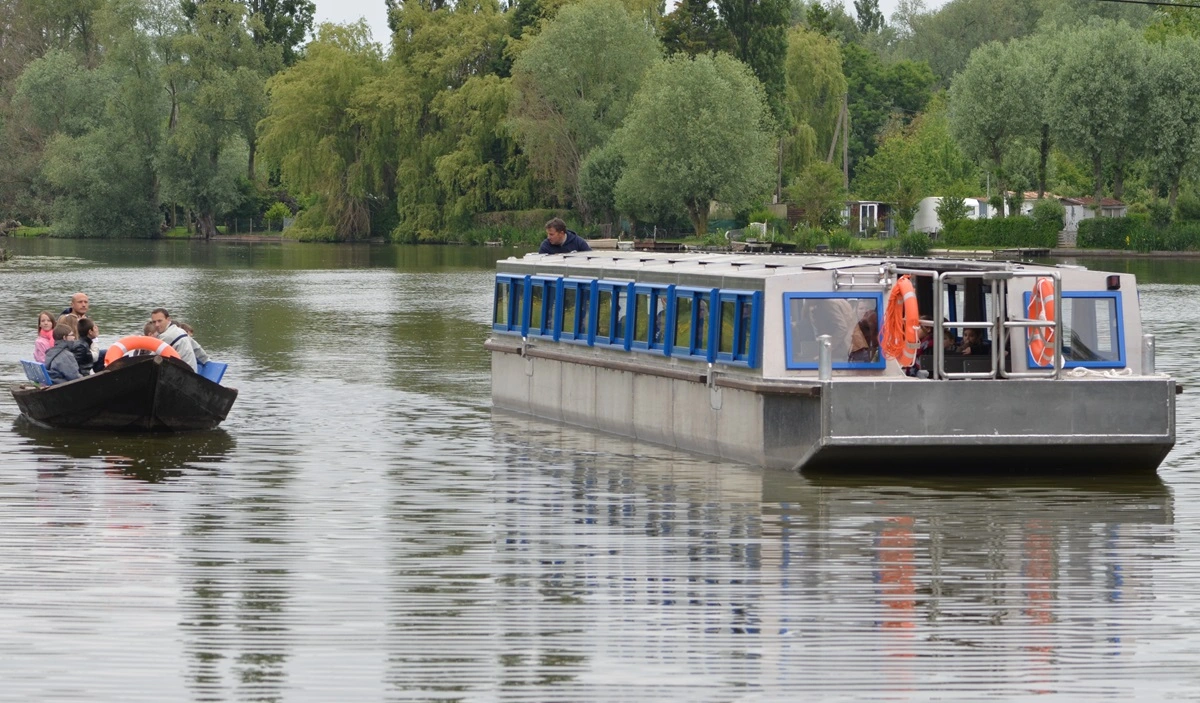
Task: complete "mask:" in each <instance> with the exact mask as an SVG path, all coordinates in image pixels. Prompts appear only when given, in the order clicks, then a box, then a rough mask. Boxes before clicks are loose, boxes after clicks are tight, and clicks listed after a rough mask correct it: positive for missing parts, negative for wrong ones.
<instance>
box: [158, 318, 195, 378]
mask: <svg viewBox="0 0 1200 703" xmlns="http://www.w3.org/2000/svg"><path fill="white" fill-rule="evenodd" d="M150 321H151V322H153V323H154V329H155V331H156V332H158V338H159V339H161V340H162V341H164V342H166V343H167V344H170V345H171V346H172V347H173V348H174V349H175V351H176V352H178V353H179V359H180V361H182V362H183V363H185V364H187V365H188V368H190V369H191V370H192V371H195V370H196V352H195V350H194V349H193V348H192V338H191V337H190V336H188V333H187V332H185V331H183V330H182V329H181V328H180V327H179V325H176V324H175V323H173V322H171V313H169V312H167V311H166V309H165V308H154V310H153V311H152V312H151V313H150Z"/></svg>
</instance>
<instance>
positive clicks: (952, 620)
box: [0, 240, 1200, 701]
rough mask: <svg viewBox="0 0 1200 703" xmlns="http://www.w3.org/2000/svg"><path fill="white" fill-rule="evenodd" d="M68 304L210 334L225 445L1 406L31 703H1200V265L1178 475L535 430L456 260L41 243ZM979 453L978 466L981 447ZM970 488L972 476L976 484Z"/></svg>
mask: <svg viewBox="0 0 1200 703" xmlns="http://www.w3.org/2000/svg"><path fill="white" fill-rule="evenodd" d="M5 246H6V247H7V248H10V249H12V250H15V253H17V254H18V255H20V256H19V258H17V259H16V260H15V261H12V262H9V263H7V264H0V296H2V297H0V299H3V300H4V301H5V305H3V306H0V379H2V381H3V383H4V384H5V385H11V384H12V383H16V382H18V381H19V380H20V377H21V372H20V368H19V366H18V365H17V363H16V362H17V359H19V358H23V357H26V358H27V357H28V356H29V354H30V353H31V348H32V343H33V336H34V327H35V321H36V315H37V312H38V311H39V310H41V309H45V308H48V309H51V310H54V311H55V312H57V311H58V310H61V309H62V307H64V306H65V304H66V300H67V298H68V296H69V295H70V294H71V293H72V292H74V291H75V290H84V291H87V292H88V293H90V294H91V298H92V305H93V316H94V318H95V319H96V320H97V322H98V323H99V325H100V327H101V333H102V337H103V339H104V340H107V341H112V340H113V339H115V338H116V337H118V336H122V335H125V334H129V333H133V332H135V331H139V330H140V328H141V325H142V323H143V322H144V321H145V319H147V317H148V315H149V311H150V309H152V308H153V307H157V306H163V307H167V308H168V309H170V310H171V312H172V314H173V315H174V316H175V317H177V318H179V319H182V320H185V321H187V322H189V323H191V324H192V325H193V326H194V327H195V328H196V330H197V337H198V338H199V339H200V341H201V342H203V344H204V346H205V348H206V349H207V350H208V351H209V353H210V354H211V355H212V356H213V357H214V358H216V359H218V360H222V361H226V362H228V363H229V365H230V367H229V372H228V373H227V375H226V377H225V383H226V384H228V385H231V386H234V387H237V388H238V389H239V390H240V396H239V398H238V401H237V403H236V404H235V406H234V409H233V411H232V413H231V414H230V416H229V419H228V420H227V421H226V422H225V423H224V424H223V426H222V429H221V430H219V431H216V432H211V433H202V434H195V435H180V436H170V437H156V436H137V437H122V436H113V435H103V434H94V433H81V432H62V431H47V430H42V429H38V428H36V427H31V426H28V425H27V424H26V423H24V422H23V421H21V420H20V419H19V418H18V417H17V410H16V406H15V404H14V403H13V402H12V400H11V398H10V397H9V396H8V395H7V393H5V394H4V396H3V397H0V465H2V469H0V563H2V564H4V567H5V568H4V569H3V570H2V571H0V682H3V685H2V686H0V700H14V701H15V700H21V701H27V700H47V701H49V700H54V701H97V700H123V701H164V700H205V701H249V700H254V701H262V700H280V701H282V700H287V701H331V700H344V701H352V700H353V701H362V700H389V701H390V700H397V701H398V700H464V701H548V700H555V701H618V700H647V699H653V698H659V699H663V700H688V701H731V700H744V701H760V700H761V701H785V700H786V701H793V700H798V699H801V698H803V697H805V696H812V697H818V698H820V699H822V700H863V699H871V700H879V699H887V700H929V699H940V700H984V699H990V700H1022V699H1030V700H1032V699H1038V700H1046V699H1047V698H1054V699H1060V700H1085V699H1086V700H1099V699H1109V700H1129V699H1132V698H1141V699H1148V700H1149V699H1154V700H1157V699H1167V698H1184V699H1187V698H1190V697H1193V696H1194V695H1195V693H1194V692H1195V690H1196V689H1197V685H1198V684H1200V675H1198V674H1196V673H1195V668H1196V667H1195V662H1196V661H1200V625H1198V623H1200V591H1198V590H1197V589H1196V587H1195V582H1196V580H1197V577H1200V539H1198V538H1197V522H1198V521H1197V517H1198V514H1200V510H1198V509H1197V507H1196V506H1197V502H1198V501H1197V498H1200V482H1197V480H1196V468H1197V465H1198V462H1200V459H1198V458H1197V443H1196V441H1195V439H1194V437H1195V431H1196V428H1197V424H1198V421H1200V407H1198V405H1197V402H1196V401H1197V395H1196V394H1195V393H1192V392H1191V391H1192V389H1198V390H1200V386H1198V385H1196V380H1197V373H1196V371H1195V368H1194V365H1193V364H1192V363H1191V359H1192V358H1193V357H1194V352H1193V350H1194V349H1195V348H1196V346H1197V344H1198V343H1200V332H1197V330H1198V329H1200V268H1198V269H1197V272H1195V273H1193V272H1191V271H1189V270H1188V268H1187V267H1186V266H1181V265H1178V263H1177V262H1153V263H1152V265H1146V264H1145V262H1138V261H1129V262H1126V261H1122V260H1111V259H1109V260H1104V261H1102V262H1088V263H1089V264H1090V265H1093V266H1094V267H1097V268H1110V269H1114V270H1126V268H1125V267H1127V266H1128V267H1138V268H1136V269H1133V270H1135V271H1136V272H1137V273H1138V275H1139V277H1140V279H1141V280H1142V282H1143V287H1142V303H1143V306H1144V311H1145V316H1146V320H1147V322H1146V325H1147V328H1148V329H1150V330H1151V331H1154V332H1155V333H1157V334H1158V335H1159V345H1158V362H1159V367H1160V368H1161V369H1163V370H1167V371H1169V372H1170V373H1172V374H1174V375H1175V376H1176V377H1177V378H1179V379H1180V380H1181V382H1183V383H1184V385H1185V386H1187V387H1188V390H1189V392H1188V393H1185V394H1184V395H1182V396H1179V406H1178V407H1179V417H1178V424H1179V432H1178V434H1179V444H1178V445H1177V447H1176V449H1175V450H1174V451H1173V452H1172V454H1171V455H1170V456H1169V457H1168V459H1167V462H1166V463H1165V464H1164V465H1163V467H1162V468H1161V469H1160V471H1159V472H1158V474H1157V475H1155V476H1144V475H1143V476H1137V477H1130V478H1125V479H1122V478H1119V477H1116V478H1114V477H1111V476H1110V477H1107V478H1104V479H1095V480H1092V479H1088V478H1086V477H1067V478H1063V477H1056V476H1055V471H1054V467H1052V466H1048V467H1044V468H1045V472H1044V474H1045V475H1044V476H1041V477H1031V476H1028V475H1026V476H1024V477H1001V476H991V477H986V478H977V479H974V480H966V479H962V480H952V479H947V478H939V479H932V478H911V479H890V480H881V479H871V478H865V477H858V478H845V479H841V478H837V477H829V476H823V477H804V476H798V475H793V474H790V473H786V472H781V471H771V470H762V469H759V468H756V467H751V466H743V465H739V464H728V463H722V462H718V461H712V460H709V459H707V458H705V457H700V456H695V455H690V454H684V453H679V452H674V451H672V450H668V449H663V448H660V447H656V446H651V445H645V444H639V443H635V442H631V441H628V440H623V439H620V438H614V437H611V436H606V435H600V434H596V433H591V432H588V431H585V430H580V429H575V428H567V427H562V426H558V425H554V424H550V423H544V422H540V421H535V420H530V419H528V418H523V417H520V416H515V415H509V414H505V413H499V412H496V413H493V411H492V410H491V408H490V401H489V364H488V356H487V354H486V353H485V352H484V351H483V349H482V342H483V340H484V339H485V337H486V336H487V331H488V322H489V313H490V305H489V298H490V295H491V270H492V264H493V262H494V260H495V259H496V258H497V257H500V256H507V255H509V254H510V253H513V252H510V251H507V250H505V251H501V250H495V249H482V248H480V249H468V248H451V247H426V248H421V247H393V246H384V245H376V246H368V245H363V246H323V245H291V244H289V245H253V246H252V245H230V244H212V245H205V244H200V243H189V242H163V243H146V242H103V243H94V242H58V241H50V240H34V241H11V240H10V241H9V242H7V243H6V244H5ZM946 462H947V464H948V465H953V464H954V462H955V458H954V457H953V456H948V457H946ZM963 469H964V472H966V471H968V470H969V467H963Z"/></svg>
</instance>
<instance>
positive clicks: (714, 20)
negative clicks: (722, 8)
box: [661, 0, 736, 56]
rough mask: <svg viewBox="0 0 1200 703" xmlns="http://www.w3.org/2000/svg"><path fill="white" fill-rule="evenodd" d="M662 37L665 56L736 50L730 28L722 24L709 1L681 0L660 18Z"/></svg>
mask: <svg viewBox="0 0 1200 703" xmlns="http://www.w3.org/2000/svg"><path fill="white" fill-rule="evenodd" d="M661 38H662V43H663V48H664V49H666V52H667V54H668V55H669V54H676V53H684V54H687V55H689V56H696V55H698V54H707V53H711V52H715V51H727V52H731V53H732V52H733V51H734V50H735V47H736V45H735V43H734V41H733V35H732V34H730V33H729V28H728V27H726V26H725V24H724V23H723V22H721V18H720V17H718V16H717V11H716V9H714V8H713V6H712V4H711V3H710V2H709V0H683V2H681V3H679V4H678V5H676V6H675V9H674V10H673V11H672V12H671V13H670V14H668V15H667V16H666V17H663V20H662V33H661Z"/></svg>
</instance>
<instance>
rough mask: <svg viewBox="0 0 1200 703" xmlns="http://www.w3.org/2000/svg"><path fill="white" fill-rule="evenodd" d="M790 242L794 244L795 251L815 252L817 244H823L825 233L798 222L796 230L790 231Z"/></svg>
mask: <svg viewBox="0 0 1200 703" xmlns="http://www.w3.org/2000/svg"><path fill="white" fill-rule="evenodd" d="M791 240H792V242H793V243H795V245H796V249H797V251H816V250H817V245H818V244H824V243H825V233H824V232H822V231H821V230H819V229H813V228H812V227H809V226H808V225H806V224H804V223H803V222H799V223H797V224H796V229H794V230H792V237H791Z"/></svg>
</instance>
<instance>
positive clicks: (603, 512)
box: [493, 411, 1174, 695]
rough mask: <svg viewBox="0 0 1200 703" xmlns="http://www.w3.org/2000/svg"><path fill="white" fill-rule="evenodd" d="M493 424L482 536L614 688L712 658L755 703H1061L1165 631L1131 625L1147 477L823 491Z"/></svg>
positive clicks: (1149, 557)
mask: <svg viewBox="0 0 1200 703" xmlns="http://www.w3.org/2000/svg"><path fill="white" fill-rule="evenodd" d="M493 420H494V426H495V428H496V429H495V432H496V434H497V441H498V443H499V444H500V445H501V446H506V445H507V446H508V447H510V452H511V456H510V458H509V461H507V462H506V467H505V468H503V469H500V471H501V472H502V476H501V477H499V478H500V479H501V480H498V481H497V486H498V490H499V491H500V492H501V493H502V497H501V500H502V501H503V502H504V503H506V504H508V505H512V506H515V507H513V508H512V509H511V510H510V511H509V512H508V514H505V513H504V512H503V511H502V512H501V513H500V514H499V515H498V516H497V529H498V530H499V531H500V532H501V533H502V536H503V537H504V539H505V543H504V544H505V546H506V551H507V558H508V560H510V561H511V562H512V564H513V571H514V572H515V571H516V568H515V565H516V564H521V563H528V561H527V560H528V559H529V558H533V555H539V556H540V558H541V559H542V560H543V561H542V564H543V565H544V569H543V573H542V575H541V576H540V578H539V579H538V582H537V583H529V584H525V586H526V587H527V588H529V589H534V590H539V592H540V593H541V594H542V595H544V596H547V597H553V596H555V595H557V596H559V597H561V598H563V599H564V600H569V601H570V602H573V603H582V604H586V603H589V602H590V603H593V604H595V605H598V606H601V607H597V608H594V609H589V608H580V609H578V610H576V611H573V613H572V616H571V618H570V621H571V627H574V628H579V629H580V630H581V631H589V628H594V629H595V631H602V632H604V633H605V636H606V637H607V638H608V639H609V640H611V641H612V642H613V643H614V644H613V647H612V651H609V652H606V654H607V655H608V656H611V657H613V658H614V659H617V660H620V663H621V665H623V666H624V665H628V666H631V667H635V668H636V667H638V666H642V667H649V666H652V665H653V666H666V665H668V664H670V663H671V662H667V661H665V660H664V658H670V657H678V656H679V653H680V652H688V651H696V652H708V653H710V654H712V653H713V651H714V650H713V647H714V644H715V645H716V646H717V648H718V650H720V651H724V652H726V655H727V656H728V652H731V651H739V652H742V654H739V655H737V656H738V657H739V659H744V662H743V664H744V666H745V667H746V669H745V671H744V672H743V673H744V680H745V682H746V684H747V685H750V686H752V687H761V688H762V692H763V693H764V694H770V693H772V692H776V693H779V694H781V695H782V694H783V693H784V692H786V691H789V690H791V691H794V690H796V686H803V688H804V690H806V691H821V690H826V691H828V692H838V693H841V694H843V695H846V694H853V693H854V692H855V691H856V690H857V691H858V692H860V693H863V694H866V693H869V692H874V693H878V692H879V691H880V690H885V691H891V692H894V691H903V690H912V691H916V690H920V691H922V692H925V693H928V692H929V691H932V690H942V691H944V692H945V691H951V690H956V687H961V686H963V685H965V683H964V682H965V681H966V680H968V679H969V680H971V681H974V682H976V683H977V684H979V685H982V686H984V688H985V690H988V691H989V692H996V691H998V692H1000V693H1005V692H1010V693H1012V694H1014V695H1015V694H1028V693H1043V692H1059V693H1064V692H1065V693H1072V692H1073V693H1078V694H1082V693H1083V692H1084V691H1085V689H1086V690H1093V689H1092V688H1087V687H1088V686H1094V685H1096V681H1095V676H1096V675H1097V673H1096V671H1095V667H1097V666H1098V665H1101V664H1104V665H1105V666H1108V665H1109V664H1106V663H1105V662H1106V661H1107V660H1111V659H1112V655H1122V656H1123V657H1128V656H1130V655H1133V654H1135V653H1139V652H1141V651H1143V650H1144V649H1145V648H1147V647H1153V646H1155V645H1154V644H1153V643H1154V642H1156V641H1159V637H1160V635H1164V634H1166V633H1160V632H1156V630H1157V629H1160V628H1163V627H1173V625H1167V624H1162V625H1156V624H1153V623H1152V622H1151V621H1152V620H1154V619H1155V618H1153V612H1154V611H1153V603H1154V602H1155V599H1156V596H1159V595H1161V594H1156V587H1155V584H1154V578H1155V574H1156V573H1157V572H1156V570H1155V567H1154V564H1155V563H1156V561H1158V560H1159V558H1160V556H1161V555H1162V554H1164V553H1165V552H1167V551H1169V550H1170V549H1171V547H1170V545H1171V543H1172V541H1173V539H1174V536H1173V535H1174V527H1173V507H1172V496H1171V492H1170V490H1169V489H1168V488H1167V487H1166V486H1165V485H1164V484H1163V483H1162V481H1161V480H1159V479H1158V478H1157V477H1156V476H1155V475H1153V474H1149V475H1148V474H1145V473H1141V474H1136V475H1131V476H1130V477H1125V478H1113V477H1108V478H1105V479H1103V480H1088V479H1085V478H1081V477H1079V476H1078V475H1075V476H1073V477H1068V478H1065V479H1063V480H1056V479H1046V478H1040V479H1039V478H1031V479H1005V478H978V479H962V478H958V477H945V478H917V479H905V478H902V477H895V476H893V477H892V478H890V479H872V478H866V477H859V478H846V477H841V478H825V477H814V476H809V475H797V474H794V473H791V472H785V471H779V470H770V469H756V468H751V467H745V466H742V465H738V464H729V463H718V462H706V461H703V460H701V459H698V458H695V457H692V456H689V455H687V454H683V453H678V452H672V451H670V450H665V449H661V448H658V447H656V446H653V445H647V444H639V443H637V442H635V441H632V440H627V439H624V438H620V437H615V436H609V435H601V434H598V433H594V432H589V431H586V430H581V429H578V428H573V427H567V426H561V425H556V424H552V423H548V422H543V421H538V420H532V419H527V418H525V417H523V416H516V415H509V414H507V413H505V412H502V411H494V413H493ZM531 467H542V468H540V469H536V468H535V470H533V471H531V470H530V469H531ZM530 501H536V502H537V504H538V505H540V510H530V509H529V502H530ZM522 506H523V507H522ZM547 555H549V556H547ZM497 557H498V559H499V560H500V563H498V564H497V570H498V571H503V570H505V569H504V557H505V552H504V551H502V552H500V553H499V554H498V555H497ZM527 571H528V569H527V567H526V572H527ZM1161 588H1162V586H1159V589H1158V590H1161ZM518 599H519V597H516V596H514V600H518ZM614 603H619V604H621V607H620V609H619V610H620V613H619V614H617V615H614V614H613V611H612V604H614ZM605 604H608V607H604V606H605ZM508 605H509V606H510V607H512V608H513V609H514V610H513V612H514V614H515V613H516V612H519V610H518V606H519V605H520V604H519V602H512V603H509V604H508ZM516 622H517V623H519V622H520V618H519V617H517V618H516ZM514 627H517V628H519V627H520V626H519V625H514ZM647 629H650V630H652V631H653V632H654V633H655V634H654V635H650V636H646V635H645V634H644V633H645V631H646V630H647ZM512 634H513V635H514V636H517V637H518V638H519V635H520V632H519V631H518V632H514V633H512ZM714 638H715V639H716V642H715V643H714V642H713V639H714ZM725 640H727V641H725ZM543 644H544V641H543ZM727 648H728V649H727ZM948 658H953V660H954V667H953V669H952V670H951V669H949V668H948V667H947V665H946V662H947V660H948ZM867 661H869V662H872V663H871V664H870V665H869V666H868V665H865V662H867ZM1121 661H1125V659H1124V658H1123V659H1122V660H1121ZM1129 666H1130V667H1131V668H1130V672H1131V673H1130V674H1129V675H1128V676H1129V678H1128V685H1123V684H1122V683H1121V678H1122V677H1121V675H1120V674H1119V673H1115V672H1116V671H1118V670H1119V668H1120V667H1119V666H1117V668H1115V669H1113V670H1112V671H1106V672H1105V673H1103V674H1100V675H1101V676H1102V677H1103V676H1107V677H1109V678H1107V679H1106V680H1105V684H1104V685H1105V690H1107V691H1110V692H1111V693H1113V694H1116V695H1121V694H1122V692H1125V693H1131V692H1132V691H1133V686H1135V685H1136V677H1135V675H1134V674H1133V673H1132V672H1133V669H1132V665H1129ZM1088 672H1091V673H1088ZM1143 675H1144V672H1143ZM1114 677H1115V678H1114ZM1089 681H1090V682H1091V683H1088V682H1089Z"/></svg>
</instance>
